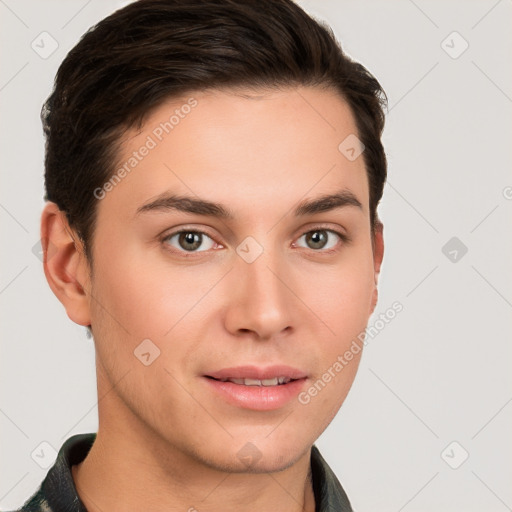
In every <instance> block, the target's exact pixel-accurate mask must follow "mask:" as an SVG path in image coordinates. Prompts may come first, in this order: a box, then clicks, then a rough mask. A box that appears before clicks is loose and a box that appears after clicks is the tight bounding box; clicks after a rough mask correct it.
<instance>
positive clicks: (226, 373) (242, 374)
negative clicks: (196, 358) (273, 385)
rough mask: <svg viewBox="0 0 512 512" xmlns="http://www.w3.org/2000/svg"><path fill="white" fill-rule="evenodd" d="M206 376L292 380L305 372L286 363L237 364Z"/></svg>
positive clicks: (304, 376)
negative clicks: (263, 365)
mask: <svg viewBox="0 0 512 512" xmlns="http://www.w3.org/2000/svg"><path fill="white" fill-rule="evenodd" d="M205 376H206V377H213V378H214V379H218V380H221V379H257V380H265V379H275V378H276V377H288V378H289V379H292V380H297V379H304V378H306V377H307V374H306V373H304V372H303V371H301V370H299V369H297V368H292V367H291V366H286V365H275V366H267V367H265V368H261V367H257V366H237V367H234V368H223V369H222V370H218V371H215V372H210V373H207V374H205Z"/></svg>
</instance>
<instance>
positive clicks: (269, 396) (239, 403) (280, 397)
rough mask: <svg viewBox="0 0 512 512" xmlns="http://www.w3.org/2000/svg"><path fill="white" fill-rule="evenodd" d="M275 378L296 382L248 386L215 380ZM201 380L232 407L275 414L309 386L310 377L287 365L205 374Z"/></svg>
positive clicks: (250, 367)
mask: <svg viewBox="0 0 512 512" xmlns="http://www.w3.org/2000/svg"><path fill="white" fill-rule="evenodd" d="M212 377H213V378H212ZM276 377H289V378H290V379H294V380H292V381H291V382H288V383H287V384H279V385H277V386H245V385H243V384H235V383H233V382H222V381H221V380H215V379H228V378H232V379H243V378H247V379H258V380H264V379H273V378H276ZM202 380H203V381H204V382H205V384H206V385H207V386H208V388H209V389H210V390H211V391H212V392H213V394H214V395H216V396H217V397H220V398H222V399H223V400H225V401H226V402H227V403H229V404H231V405H234V406H236V407H240V408H242V409H250V410H253V411H272V410H276V409H280V408H282V407H284V406H285V405H286V404H287V403H289V402H290V401H291V400H293V399H294V398H295V397H296V396H297V395H298V394H299V393H300V392H301V390H302V389H303V388H304V385H305V383H306V380H307V375H306V374H305V373H304V372H302V371H301V370H298V369H297V368H292V367H290V366H285V365H278V366H270V367H267V368H258V367H256V366H238V367H236V368H224V369H222V370H219V371H216V372H211V373H208V374H206V375H203V377H202Z"/></svg>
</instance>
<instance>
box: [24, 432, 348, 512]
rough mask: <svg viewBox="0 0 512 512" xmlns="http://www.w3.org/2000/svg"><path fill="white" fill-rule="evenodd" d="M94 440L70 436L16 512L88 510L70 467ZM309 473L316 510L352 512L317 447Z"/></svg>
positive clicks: (82, 435) (88, 435) (72, 511)
mask: <svg viewBox="0 0 512 512" xmlns="http://www.w3.org/2000/svg"><path fill="white" fill-rule="evenodd" d="M95 439H96V434H94V433H93V434H78V435H74V436H72V437H70V438H69V439H68V440H67V441H66V442H65V443H64V444H63V445H62V447H61V449H60V450H59V454H58V456H57V460H56V461H55V464H54V465H53V466H52V467H51V468H50V470H49V471H48V474H47V475H46V478H45V479H44V480H43V483H42V484H41V486H40V487H39V489H38V490H37V491H36V492H35V493H34V495H33V496H32V497H30V498H29V499H28V500H27V501H26V502H25V504H24V505H23V506H22V507H21V508H19V509H18V511H17V512H87V509H86V508H85V506H84V504H83V503H82V501H81V500H80V498H79V496H78V493H77V491H76V488H75V484H74V481H73V477H72V474H71V466H73V465H75V464H79V463H80V462H82V461H83V460H84V459H85V457H86V455H87V453H88V452H89V450H90V448H91V446H92V443H93V442H94V440H95ZM311 475H312V480H313V491H314V494H315V503H316V512H352V508H351V506H350V502H349V500H348V498H347V495H346V494H345V491H344V490H343V488H342V487H341V484H340V483H339V481H338V479H337V478H336V475H335V474H334V473H333V472H332V470H331V468H330V467H329V466H328V465H327V462H325V460H324V459H323V457H322V456H321V455H320V452H319V451H318V448H317V447H316V446H313V447H312V449H311Z"/></svg>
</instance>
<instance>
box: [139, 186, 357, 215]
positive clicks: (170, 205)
mask: <svg viewBox="0 0 512 512" xmlns="http://www.w3.org/2000/svg"><path fill="white" fill-rule="evenodd" d="M347 206H354V207H356V208H359V209H360V210H362V209H363V205H362V204H361V202H360V201H359V199H357V197H356V196H355V195H354V194H353V193H352V192H351V191H350V190H347V189H344V190H340V191H338V192H336V193H334V194H326V195H323V196H320V197H318V198H315V199H308V200H305V201H302V202H300V203H299V204H298V205H297V206H296V207H295V210H294V215H295V216H296V217H302V216H305V215H314V214H315V213H322V212H328V211H331V210H335V209H338V208H344V207H347ZM168 210H176V211H181V212H186V213H194V214H197V215H207V216H210V217H216V218H219V219H226V220H233V219H234V218H235V214H234V212H233V211H232V210H230V209H229V208H227V207H226V206H223V205H222V204H220V203H216V202H213V201H207V200H205V199H200V198H195V197H191V196H183V195H175V194H171V195H169V194H167V193H164V194H161V195H160V196H158V197H156V198H155V199H154V200H152V201H151V202H149V203H146V204H144V205H142V206H141V207H139V208H138V209H137V212H136V215H139V214H141V213H146V212H161V211H168Z"/></svg>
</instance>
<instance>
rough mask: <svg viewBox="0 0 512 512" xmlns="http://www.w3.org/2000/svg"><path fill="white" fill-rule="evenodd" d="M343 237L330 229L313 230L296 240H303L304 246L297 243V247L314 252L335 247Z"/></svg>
mask: <svg viewBox="0 0 512 512" xmlns="http://www.w3.org/2000/svg"><path fill="white" fill-rule="evenodd" d="M345 238H346V237H345V236H344V235H342V234H341V233H337V232H336V231H332V230H330V229H314V230H312V231H308V232H307V233H304V234H303V235H302V236H301V237H300V238H299V239H298V240H299V241H300V240H302V239H304V242H305V244H306V245H302V244H301V243H298V244H297V245H299V247H305V248H306V249H314V250H320V249H323V250H329V249H333V248H334V247H336V245H337V244H338V243H339V241H340V240H342V241H344V240H345Z"/></svg>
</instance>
